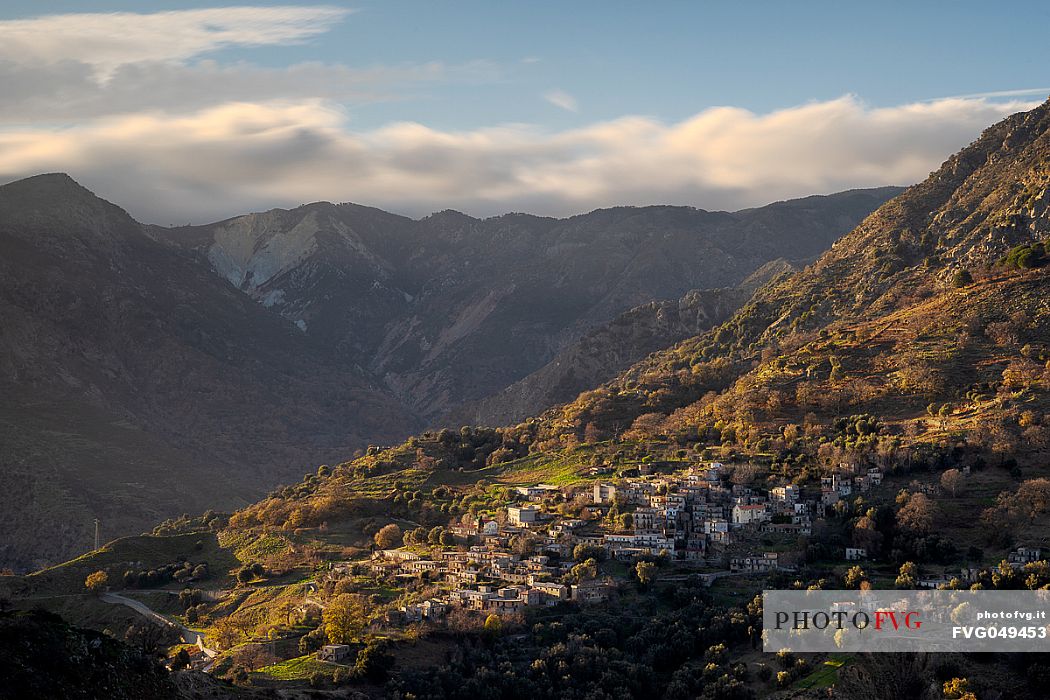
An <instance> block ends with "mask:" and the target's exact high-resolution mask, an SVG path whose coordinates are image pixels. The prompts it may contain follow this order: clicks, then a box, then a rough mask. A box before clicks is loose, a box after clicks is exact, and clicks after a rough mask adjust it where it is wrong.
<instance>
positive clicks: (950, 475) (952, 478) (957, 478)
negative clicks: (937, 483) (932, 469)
mask: <svg viewBox="0 0 1050 700" xmlns="http://www.w3.org/2000/svg"><path fill="white" fill-rule="evenodd" d="M962 482H963V475H962V472H961V471H959V470H958V469H949V470H948V471H946V472H944V473H943V474H941V488H943V489H944V490H945V491H950V492H951V494H952V498H955V494H956V492H958V490H959V486H961V485H962Z"/></svg>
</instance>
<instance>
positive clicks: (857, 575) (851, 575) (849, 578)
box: [843, 566, 868, 588]
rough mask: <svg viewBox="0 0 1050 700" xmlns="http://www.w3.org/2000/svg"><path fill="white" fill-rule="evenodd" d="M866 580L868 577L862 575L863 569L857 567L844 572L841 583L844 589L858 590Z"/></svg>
mask: <svg viewBox="0 0 1050 700" xmlns="http://www.w3.org/2000/svg"><path fill="white" fill-rule="evenodd" d="M867 580H868V576H867V574H865V573H864V569H862V568H860V567H859V566H852V567H850V569H849V571H847V572H846V576H845V578H844V579H843V583H845V585H846V588H860V586H861V584H862V583H864V582H865V581H867Z"/></svg>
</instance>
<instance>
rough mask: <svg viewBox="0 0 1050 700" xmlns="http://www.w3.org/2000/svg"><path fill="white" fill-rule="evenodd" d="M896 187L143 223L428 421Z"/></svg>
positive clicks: (835, 230) (351, 208)
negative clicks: (635, 311)
mask: <svg viewBox="0 0 1050 700" xmlns="http://www.w3.org/2000/svg"><path fill="white" fill-rule="evenodd" d="M898 191H899V190H898V189H897V188H880V189H876V190H861V191H852V192H845V193H841V194H837V195H831V196H828V197H808V198H805V199H800V200H793V201H789V202H780V203H777V204H772V205H769V206H767V207H762V208H759V209H753V210H747V211H742V212H736V213H726V212H707V211H701V210H697V209H692V208H688V207H643V208H633V207H621V208H616V209H606V210H597V211H594V212H591V213H589V214H584V215H581V216H575V217H571V218H569V219H562V220H559V219H550V218H541V217H535V216H529V215H525V214H508V215H505V216H500V217H495V218H491V219H485V220H479V219H474V218H471V217H469V216H465V215H463V214H460V213H457V212H452V211H445V212H440V213H438V214H434V215H432V216H429V217H427V218H425V219H422V220H420V221H413V220H410V219H406V218H403V217H398V216H394V215H392V214H387V213H385V212H382V211H379V210H376V209H369V208H367V207H361V206H357V205H352V204H340V205H333V204H328V203H317V204H310V205H305V206H303V207H299V208H298V209H294V210H291V211H283V210H273V211H270V212H266V213H262V214H251V215H247V216H243V217H237V218H235V219H231V220H228V221H224V222H219V223H217V224H212V225H209V226H203V227H190V228H176V229H159V228H154V229H152V230H151V232H152V235H154V236H155V237H156V238H158V240H164V241H167V242H170V243H171V244H173V245H176V246H178V247H180V248H183V249H189V250H193V251H196V252H198V253H199V254H200V255H201V256H202V257H204V258H206V259H207V260H208V262H209V264H210V265H211V266H212V268H213V269H214V270H215V271H216V272H217V273H218V274H219V275H221V276H222V277H224V278H225V279H227V280H229V281H230V282H231V283H232V284H233V285H235V286H237V287H238V288H240V289H242V290H244V291H245V292H247V293H248V294H250V295H251V296H252V297H253V298H254V299H256V300H257V301H258V302H259V303H260V304H262V305H263V306H266V307H267V308H270V309H271V310H273V311H275V312H277V313H278V314H280V315H281V316H283V317H284V318H286V319H288V320H290V321H292V322H293V323H295V324H297V325H298V326H299V328H301V329H302V330H303V331H304V333H305V334H306V335H307V336H308V337H310V338H313V339H317V340H318V341H320V342H322V343H324V344H326V345H329V346H332V347H335V348H337V349H338V351H339V352H340V353H342V354H343V355H344V357H345V358H347V359H348V360H349V361H351V362H354V363H356V364H358V365H360V366H362V367H364V368H367V369H368V370H369V371H370V372H372V373H373V374H374V375H375V376H377V377H379V378H381V380H382V381H383V382H384V383H385V385H386V386H387V387H388V388H390V389H391V390H392V391H393V392H394V394H395V395H396V396H398V397H399V398H400V399H401V400H402V401H404V402H405V403H406V404H408V405H410V406H412V407H413V409H414V410H415V411H417V412H418V413H419V414H420V415H422V416H423V417H424V418H426V419H428V420H430V421H432V422H438V421H439V418H440V416H442V415H445V414H447V413H448V412H449V411H450V410H454V409H456V408H457V407H458V406H459V405H460V404H462V403H464V402H469V401H475V400H478V399H481V398H484V397H487V396H490V395H492V394H494V393H496V392H498V391H500V390H502V389H504V388H505V387H507V386H508V385H509V384H511V383H512V382H514V381H516V380H519V379H521V378H522V377H524V376H525V375H527V374H529V373H530V372H532V371H535V370H537V369H539V368H540V367H542V366H544V365H545V364H547V363H548V362H550V361H551V360H552V359H553V358H554V357H555V356H556V355H557V354H558V352H560V351H561V350H563V349H564V348H565V347H566V346H567V345H568V344H569V343H571V342H573V341H575V340H577V339H578V338H580V337H581V336H582V335H583V334H584V333H585V332H587V331H588V330H590V329H592V328H594V327H596V326H600V325H602V324H605V323H608V322H609V321H611V320H612V319H614V318H615V317H616V316H617V315H619V314H621V313H623V312H625V311H627V310H629V309H631V308H633V307H636V306H638V305H641V304H648V303H650V302H652V301H653V300H668V299H678V298H680V297H682V296H683V295H684V294H686V293H687V292H689V291H690V290H692V289H698V288H715V287H732V286H736V285H738V284H740V283H741V282H742V281H743V280H744V278H746V277H747V276H748V275H750V274H751V273H753V272H754V271H755V270H756V269H758V268H759V267H760V266H762V265H763V264H765V263H767V262H769V261H771V260H774V259H777V258H782V257H783V258H788V259H790V260H792V261H795V262H807V261H809V260H811V259H813V258H814V257H815V256H816V255H818V254H819V253H820V252H822V251H823V250H825V249H826V248H827V246H828V245H830V243H831V242H832V241H833V240H835V239H836V238H837V237H838V236H840V235H842V234H843V233H844V232H845V231H848V230H849V229H850V228H851V227H852V226H854V225H855V224H856V223H857V222H858V221H860V219H861V218H863V217H864V216H865V215H867V214H868V213H869V212H870V211H871V210H872V209H874V208H875V207H876V206H878V205H879V204H881V203H882V202H884V201H886V200H887V199H888V198H890V197H891V196H893V195H895V194H896V193H897V192H898ZM632 359H633V358H632Z"/></svg>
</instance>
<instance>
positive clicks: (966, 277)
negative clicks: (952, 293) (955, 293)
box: [952, 267, 973, 287]
mask: <svg viewBox="0 0 1050 700" xmlns="http://www.w3.org/2000/svg"><path fill="white" fill-rule="evenodd" d="M968 284H973V275H971V274H970V271H969V270H967V269H966V268H965V267H963V268H960V269H958V270H956V271H955V274H953V275H952V286H953V287H965V286H966V285H968Z"/></svg>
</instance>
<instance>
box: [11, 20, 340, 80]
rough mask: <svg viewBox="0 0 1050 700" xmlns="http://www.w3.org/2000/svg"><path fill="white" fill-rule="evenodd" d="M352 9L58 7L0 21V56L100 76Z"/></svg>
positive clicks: (289, 39)
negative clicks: (67, 64)
mask: <svg viewBox="0 0 1050 700" xmlns="http://www.w3.org/2000/svg"><path fill="white" fill-rule="evenodd" d="M348 14H350V10H347V9H343V8H339V7H330V6H312V7H311V6H304V7H296V6H284V7H217V8H208V9H200V10H177V11H172V12H155V13H150V14H138V13H132V12H113V13H83V14H57V15H45V16H42V17H35V18H32V19H18V20H4V21H0V59H6V60H8V61H14V62H18V63H34V62H38V63H60V62H62V61H76V62H80V63H87V64H89V65H90V66H91V67H92V68H93V69H94V70H95V71H97V72H98V74H99V75H100V76H102V77H108V76H109V75H110V74H112V72H113V71H114V70H116V69H117V68H118V67H120V66H123V65H127V64H129V63H136V62H142V61H146V62H150V61H183V60H186V59H189V58H193V57H195V56H199V55H201V54H205V53H209V52H212V51H218V50H220V49H225V48H230V47H235V46H266V45H275V44H289V43H296V42H300V41H304V40H305V39H308V38H310V37H312V36H316V35H318V34H321V33H323V32H325V31H327V30H328V29H329V28H330V27H331V26H332V25H333V24H334V23H336V22H338V21H340V20H342V19H343V18H344V17H346V16H347V15H348Z"/></svg>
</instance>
